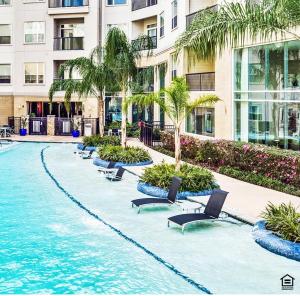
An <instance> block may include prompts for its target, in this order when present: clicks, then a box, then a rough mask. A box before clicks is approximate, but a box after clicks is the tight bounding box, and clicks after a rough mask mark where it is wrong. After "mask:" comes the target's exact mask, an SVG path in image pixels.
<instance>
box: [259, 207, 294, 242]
mask: <svg viewBox="0 0 300 296" xmlns="http://www.w3.org/2000/svg"><path fill="white" fill-rule="evenodd" d="M262 217H263V218H264V219H265V220H266V228H267V229H269V230H271V231H273V232H274V233H275V234H276V235H278V236H280V237H282V238H283V239H285V240H289V241H292V242H295V243H300V213H297V211H296V208H295V207H293V206H292V204H290V203H289V204H288V205H287V204H284V203H282V204H281V205H279V206H276V205H274V204H272V203H270V204H269V205H268V206H267V208H266V210H265V211H264V212H263V213H262Z"/></svg>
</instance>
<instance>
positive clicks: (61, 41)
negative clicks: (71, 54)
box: [53, 37, 84, 50]
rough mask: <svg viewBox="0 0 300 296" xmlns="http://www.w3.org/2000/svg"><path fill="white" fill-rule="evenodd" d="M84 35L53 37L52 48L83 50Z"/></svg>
mask: <svg viewBox="0 0 300 296" xmlns="http://www.w3.org/2000/svg"><path fill="white" fill-rule="evenodd" d="M83 41H84V37H56V38H54V45H53V49H54V50H83V49H84V46H83Z"/></svg>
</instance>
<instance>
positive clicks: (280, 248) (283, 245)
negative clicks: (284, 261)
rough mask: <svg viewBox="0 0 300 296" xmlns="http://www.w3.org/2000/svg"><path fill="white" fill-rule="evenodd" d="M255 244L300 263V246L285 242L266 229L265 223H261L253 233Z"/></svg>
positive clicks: (256, 225) (255, 226)
mask: <svg viewBox="0 0 300 296" xmlns="http://www.w3.org/2000/svg"><path fill="white" fill-rule="evenodd" d="M252 234H253V237H254V239H255V242H256V243H258V244H259V245H260V246H262V247H263V248H265V249H267V250H268V251H270V252H272V253H275V254H277V255H280V256H284V257H286V258H289V259H292V260H296V261H300V244H299V243H293V242H291V241H288V240H284V239H282V238H280V237H279V236H277V235H275V234H274V233H273V232H272V231H270V230H267V229H266V223H265V221H259V222H257V223H256V224H255V225H254V228H253V231H252Z"/></svg>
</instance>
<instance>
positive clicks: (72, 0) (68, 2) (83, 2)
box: [49, 0, 89, 8]
mask: <svg viewBox="0 0 300 296" xmlns="http://www.w3.org/2000/svg"><path fill="white" fill-rule="evenodd" d="M88 5H89V0H49V8H58V7H82V6H88Z"/></svg>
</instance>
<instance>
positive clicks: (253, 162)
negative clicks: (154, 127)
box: [162, 133, 300, 187]
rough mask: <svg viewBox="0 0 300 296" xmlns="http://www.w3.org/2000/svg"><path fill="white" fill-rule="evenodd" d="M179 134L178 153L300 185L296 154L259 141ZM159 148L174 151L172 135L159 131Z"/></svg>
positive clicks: (218, 165)
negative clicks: (161, 145) (244, 141)
mask: <svg viewBox="0 0 300 296" xmlns="http://www.w3.org/2000/svg"><path fill="white" fill-rule="evenodd" d="M190 138H191V137H189V136H182V137H181V143H182V144H183V146H182V156H183V157H186V158H190V159H193V160H196V161H197V162H198V163H199V164H200V165H207V166H210V167H214V168H216V169H217V168H219V167H221V166H229V167H233V168H238V169H240V170H243V171H247V172H252V173H254V174H260V175H262V176H264V177H267V178H271V179H274V180H278V181H280V182H282V183H285V184H288V185H292V186H296V187H300V155H299V153H297V152H294V151H290V150H282V149H279V148H276V147H269V146H265V145H259V144H251V143H243V142H234V141H227V140H218V141H199V140H197V139H195V140H194V141H193V140H191V139H190ZM162 144H163V148H165V149H167V150H170V151H174V135H173V134H172V133H163V134H162Z"/></svg>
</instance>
